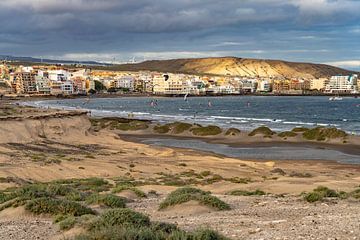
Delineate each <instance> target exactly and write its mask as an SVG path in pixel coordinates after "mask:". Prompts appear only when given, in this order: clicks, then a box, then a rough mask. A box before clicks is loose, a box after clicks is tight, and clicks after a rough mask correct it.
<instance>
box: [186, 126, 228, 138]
mask: <svg viewBox="0 0 360 240" xmlns="http://www.w3.org/2000/svg"><path fill="white" fill-rule="evenodd" d="M190 131H191V132H192V134H194V135H196V136H213V135H219V134H220V133H222V130H221V128H220V127H218V126H212V125H210V126H206V127H196V128H192V129H190Z"/></svg>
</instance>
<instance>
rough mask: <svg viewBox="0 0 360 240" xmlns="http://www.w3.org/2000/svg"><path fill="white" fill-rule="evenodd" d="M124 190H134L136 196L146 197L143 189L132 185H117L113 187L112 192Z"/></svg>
mask: <svg viewBox="0 0 360 240" xmlns="http://www.w3.org/2000/svg"><path fill="white" fill-rule="evenodd" d="M126 190H129V191H132V192H134V193H135V194H136V195H137V196H138V197H141V198H145V197H146V194H145V193H144V192H143V191H141V190H140V189H138V188H136V187H134V186H132V185H117V186H116V187H115V188H113V189H112V193H120V192H123V191H126Z"/></svg>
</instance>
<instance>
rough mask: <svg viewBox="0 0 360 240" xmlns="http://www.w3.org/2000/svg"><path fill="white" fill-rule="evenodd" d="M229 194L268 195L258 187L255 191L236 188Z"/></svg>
mask: <svg viewBox="0 0 360 240" xmlns="http://www.w3.org/2000/svg"><path fill="white" fill-rule="evenodd" d="M227 194H228V195H233V196H262V195H266V193H265V192H264V191H261V190H259V189H256V190H255V191H246V190H234V191H231V192H229V193H227Z"/></svg>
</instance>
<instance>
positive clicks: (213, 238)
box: [192, 229, 227, 240]
mask: <svg viewBox="0 0 360 240" xmlns="http://www.w3.org/2000/svg"><path fill="white" fill-rule="evenodd" d="M192 236H193V239H194V240H226V239H227V238H225V237H223V236H221V235H220V234H219V233H217V232H215V231H213V230H210V229H201V230H197V231H195V232H194V233H193V234H192Z"/></svg>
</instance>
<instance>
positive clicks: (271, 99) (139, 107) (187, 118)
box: [27, 96, 360, 135]
mask: <svg viewBox="0 0 360 240" xmlns="http://www.w3.org/2000/svg"><path fill="white" fill-rule="evenodd" d="M27 104H28V105H32V106H37V107H50V108H64V109H79V108H81V109H86V110H89V111H91V114H92V116H95V117H110V116H111V117H131V118H139V119H149V120H155V121H159V122H174V121H183V122H190V123H194V122H196V123H199V124H203V125H218V126H220V127H235V128H239V129H241V130H251V129H254V128H256V127H259V126H264V125H266V126H268V127H270V128H271V129H273V130H275V131H285V130H291V129H292V128H294V127H298V126H303V127H309V128H312V127H317V126H324V127H336V128H339V129H343V130H345V131H347V132H348V133H350V134H356V135H360V98H353V97H345V98H343V100H342V101H329V98H328V97H309V96H304V97H301V96H294V97H291V96H289V97H288V96H279V97H276V96H226V97H188V98H187V100H186V101H185V100H184V98H165V97H120V98H90V100H88V99H86V98H77V99H61V100H60V99H59V100H44V101H35V102H28V103H27Z"/></svg>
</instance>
